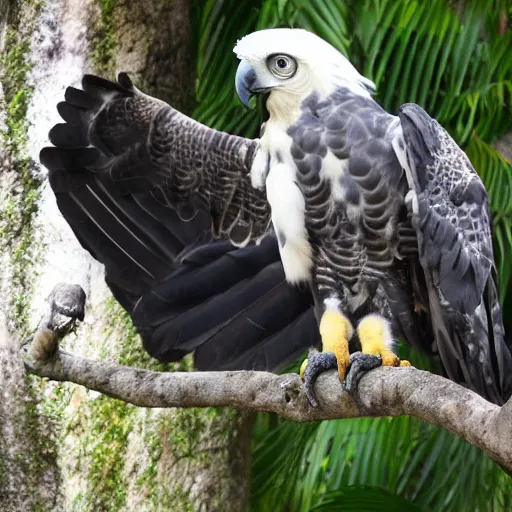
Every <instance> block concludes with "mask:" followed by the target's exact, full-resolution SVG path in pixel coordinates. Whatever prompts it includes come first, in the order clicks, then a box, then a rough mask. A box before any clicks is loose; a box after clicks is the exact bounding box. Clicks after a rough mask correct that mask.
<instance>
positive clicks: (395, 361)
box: [345, 314, 411, 393]
mask: <svg viewBox="0 0 512 512" xmlns="http://www.w3.org/2000/svg"><path fill="white" fill-rule="evenodd" d="M357 335H358V337H359V341H360V343H361V352H357V353H355V354H352V357H351V360H350V372H349V376H348V377H347V381H346V383H345V385H346V388H347V390H348V391H349V392H350V393H354V392H355V391H356V388H357V384H358V382H359V380H360V379H361V377H362V376H363V374H364V373H365V372H367V371H369V370H371V369H373V368H375V367H377V366H381V365H382V366H410V365H411V364H410V363H409V361H400V358H399V357H398V356H397V355H396V354H395V353H394V352H393V344H394V340H393V334H392V332H391V325H390V323H389V321H388V320H386V318H384V317H383V316H381V315H377V314H372V315H368V316H365V317H364V318H363V319H362V320H361V321H360V322H359V325H358V326H357Z"/></svg>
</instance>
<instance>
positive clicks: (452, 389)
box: [26, 352, 512, 471]
mask: <svg viewBox="0 0 512 512" xmlns="http://www.w3.org/2000/svg"><path fill="white" fill-rule="evenodd" d="M26 366H27V369H28V370H29V371H30V372H32V373H35V374H37V375H39V376H41V377H47V378H49V379H52V380H57V381H70V382H74V383H76V384H81V385H83V386H85V387H87V388H89V389H94V390H96V391H99V392H101V393H104V394H106V395H109V396H112V397H115V398H119V399H120V400H123V401H125V402H130V403H132V404H134V405H138V406H141V407H210V406H231V407H237V408H240V409H246V410H251V411H269V412H275V413H277V414H279V415H280V416H283V417H285V418H289V419H291V420H294V421H311V420H322V419H335V418H353V417H359V416H400V415H404V414H405V415H409V416H416V417H418V418H422V419H424V420H426V421H428V422H430V423H433V424H434V425H439V426H441V427H443V428H445V429H446V430H449V431H450V432H452V433H454V434H455V435H457V436H459V437H461V438H462V439H465V440H466V441H468V442H469V443H471V444H474V445H476V446H478V447H479V448H481V449H482V450H484V451H485V452H486V453H487V454H488V455H489V456H491V457H492V458H493V459H495V460H496V461H498V462H500V463H501V464H502V465H503V466H505V467H506V468H507V469H508V470H509V471H512V423H511V422H510V421H508V419H510V418H511V417H512V412H511V409H512V404H511V403H508V404H507V405H505V406H504V407H502V408H500V407H498V406H496V405H493V404H491V403H489V402H487V401H486V400H484V399H483V398H481V397H480V396H479V395H477V394H475V393H473V392H472V391H469V390H467V389H465V388H463V387H461V386H459V385H458V384H455V383H453V382H451V381H449V380H447V379H444V378H443V377H440V376H438V375H434V374H431V373H428V372H424V371H420V370H417V369H415V368H412V367H411V368H389V367H387V368H378V369H376V370H373V371H371V372H369V373H368V374H367V375H365V376H364V377H363V378H362V379H361V382H360V384H359V397H360V399H361V403H362V406H363V409H362V410H359V409H358V407H357V406H356V405H355V403H354V402H353V401H352V399H351V398H350V396H349V395H348V393H346V392H345V390H344V388H343V385H342V384H341V383H340V381H339V380H338V378H337V376H336V373H335V372H328V373H325V374H323V375H321V376H320V377H319V379H318V381H317V384H316V392H317V395H318V398H319V400H320V404H321V406H320V407H318V408H313V407H311V406H310V405H309V403H308V401H307V399H306V396H305V393H304V388H303V385H302V381H301V379H300V377H299V376H298V375H296V374H288V375H281V376H279V375H274V374H271V373H266V372H256V371H240V372H191V373H177V372H175V373H160V372H153V371H148V370H138V369H134V368H128V367H126V366H121V365H118V364H114V363H108V362H98V361H92V360H89V359H84V358H80V357H75V356H73V355H71V354H68V353H65V352H57V354H56V355H55V356H53V357H52V358H50V359H48V360H43V361H36V360H34V359H32V358H29V359H27V360H26Z"/></svg>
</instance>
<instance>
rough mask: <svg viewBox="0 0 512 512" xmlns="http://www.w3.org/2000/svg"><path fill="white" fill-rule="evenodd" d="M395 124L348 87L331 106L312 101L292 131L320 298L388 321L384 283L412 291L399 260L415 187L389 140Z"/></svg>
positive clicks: (327, 102)
mask: <svg viewBox="0 0 512 512" xmlns="http://www.w3.org/2000/svg"><path fill="white" fill-rule="evenodd" d="M394 119H396V118H394V117H393V116H391V115H389V114H388V113H387V112H385V111H384V110H382V109H381V108H380V107H379V106H378V105H377V104H376V103H375V102H374V101H373V100H372V99H370V98H366V97H361V96H359V95H357V94H354V93H352V92H351V91H349V90H347V89H341V88H340V89H338V90H337V91H336V92H335V93H333V94H332V95H331V96H329V97H328V98H327V99H325V100H319V99H318V96H316V95H312V96H310V97H309V98H307V99H306V100H305V101H304V103H303V105H302V113H301V116H300V118H299V119H298V121H297V122H296V123H295V124H294V125H293V126H292V127H290V128H289V130H288V134H289V135H290V136H291V137H292V141H293V143H292V147H291V154H292V156H293V158H294V162H295V165H296V167H297V178H298V183H299V186H300V188H301V191H302V193H303V195H304V198H305V200H306V216H305V218H306V227H307V230H308V235H309V239H310V242H311V244H312V246H313V248H314V250H315V263H316V265H315V270H314V281H315V285H316V286H317V287H318V291H319V294H320V296H321V297H322V298H324V297H327V296H329V295H332V294H336V295H338V296H339V298H340V300H341V301H342V306H343V307H344V308H345V309H347V310H348V311H349V312H351V313H355V312H356V311H357V310H358V309H359V310H360V312H361V314H365V313H366V312H367V311H368V310H378V311H380V312H381V313H382V314H384V315H385V316H387V317H388V318H392V316H393V314H392V310H391V309H392V308H391V307H390V306H389V303H388V300H387V295H388V293H387V292H388V290H387V289H386V288H387V287H386V286H385V285H384V284H383V281H384V280H387V281H388V282H389V281H390V280H391V281H393V280H394V281H396V283H397V284H400V285H402V286H403V287H405V288H407V281H406V279H405V275H404V264H403V263H401V262H400V261H399V260H397V255H398V252H399V238H398V231H399V230H398V225H399V222H403V221H404V219H405V221H406V216H407V214H406V210H405V202H404V198H405V194H406V192H407V183H406V181H405V178H404V173H403V170H402V168H401V166H400V164H399V162H398V160H397V158H396V155H395V153H394V150H393V147H392V144H391V139H390V138H388V137H387V128H388V127H389V126H390V125H391V123H392V122H393V121H394ZM409 302H410V301H409ZM362 306H365V307H362ZM406 306H408V304H406ZM411 321H412V318H411Z"/></svg>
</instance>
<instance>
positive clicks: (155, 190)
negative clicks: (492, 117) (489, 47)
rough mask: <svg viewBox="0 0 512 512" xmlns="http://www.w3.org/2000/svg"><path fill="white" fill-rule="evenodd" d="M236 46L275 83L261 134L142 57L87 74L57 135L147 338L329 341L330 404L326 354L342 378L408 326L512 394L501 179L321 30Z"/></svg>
mask: <svg viewBox="0 0 512 512" xmlns="http://www.w3.org/2000/svg"><path fill="white" fill-rule="evenodd" d="M234 52H235V54H236V56H237V58H238V59H239V60H240V62H239V65H238V69H237V72H236V76H235V89H236V92H237V94H238V97H239V98H240V101H241V102H242V103H243V104H244V105H245V106H247V107H250V99H251V97H252V96H254V95H264V96H265V97H266V110H267V112H268V119H267V120H266V122H265V123H264V125H262V130H261V134H260V137H259V139H248V138H243V137H239V136H235V135H230V134H227V133H223V132H219V131H216V130H213V129H211V128H208V127H207V126H204V125H202V124H200V123H199V122H196V121H195V120H193V119H191V118H190V117H187V116H185V115H184V114H182V113H181V112H179V111H177V110H176V109H174V108H172V107H171V106H170V105H168V104H166V103H164V102H163V101H160V100H158V99H156V98H153V97H151V96H148V95H146V94H144V93H143V92H142V91H140V90H139V89H137V88H136V87H135V86H134V85H133V83H132V81H131V79H130V78H129V76H128V75H127V74H126V73H119V74H118V75H117V80H116V81H110V80H107V79H104V78H101V77H98V76H94V75H85V76H84V77H83V79H82V84H81V85H82V88H81V89H78V88H74V87H68V88H67V90H66V93H65V100H64V101H63V102H61V103H59V104H58V105H57V109H58V112H59V114H60V116H61V117H62V119H63V121H64V122H63V123H60V124H57V125H55V126H54V127H53V128H52V129H51V130H50V133H49V139H50V141H51V143H52V146H48V147H45V148H43V149H42V150H41V153H40V160H41V162H42V164H43V165H44V166H46V167H47V169H48V171H49V183H50V185H51V187H52V189H53V191H54V193H55V196H56V200H57V204H58V207H59V209H60V211H61V213H62V214H63V216H64V218H65V219H66V220H67V222H68V223H69V225H70V226H71V228H72V229H73V231H74V233H75V235H76V237H77V238H78V240H79V241H80V243H81V244H82V246H83V247H84V248H85V249H87V250H88V251H89V252H90V253H91V255H92V256H93V257H94V258H96V259H97V260H98V261H100V262H101V263H103V264H104V265H105V279H106V282H107V284H108V285H109V287H110V288H111V290H112V292H113V294H114V296H115V298H116V299H117V300H118V301H119V302H120V304H121V305H122V306H123V307H124V308H125V309H126V310H127V311H128V312H129V313H130V315H131V317H132V320H133V322H134V325H135V326H136V327H137V329H138V330H139V332H140V333H141V336H142V342H143V345H144V348H145V349H146V351H147V352H148V353H149V354H150V355H152V356H153V357H155V358H157V359H159V360H160V361H176V360H179V359H181V358H182V357H183V356H184V355H185V354H187V353H190V352H194V361H195V366H196V368H197V369H199V370H233V369H256V370H272V371H277V370H279V369H282V368H284V367H285V366H286V365H287V364H289V363H290V362H292V361H294V360H295V359H296V358H298V357H299V356H300V354H303V353H304V352H305V351H306V350H307V349H308V348H309V347H317V348H320V349H321V350H320V351H318V350H314V351H311V352H310V355H309V357H308V358H307V359H306V360H305V361H304V363H303V365H302V368H301V374H302V375H303V377H304V378H305V381H306V394H307V396H308V399H309V400H310V403H311V404H312V405H318V401H317V398H316V395H315V393H314V381H315V379H316V377H317V375H318V373H319V372H322V371H325V370H327V369H330V368H336V369H337V371H338V375H339V378H340V379H341V380H342V381H343V380H345V379H346V378H347V371H348V370H350V373H352V370H351V369H350V368H351V365H352V361H354V360H357V358H358V357H361V358H363V359H364V358H365V357H370V356H371V357H373V358H375V357H376V358H377V360H378V363H379V364H382V365H385V366H397V367H398V366H407V365H408V364H409V363H408V362H407V361H401V360H400V359H399V358H398V356H397V355H396V353H395V346H396V342H397V340H398V339H399V338H402V339H404V340H405V341H406V342H407V343H409V344H410V345H412V346H415V347H418V348H421V349H423V350H426V351H427V352H434V353H436V354H437V355H438V357H439V359H440V362H441V364H442V367H443V371H444V373H445V375H446V376H447V377H448V378H450V379H452V380H454V381H455V382H458V383H460V384H462V385H464V386H467V387H469V388H470V389H472V390H474V391H476V392H477V393H479V394H480V395H482V396H483V397H485V398H486V399H488V400H490V401H492V402H494V403H498V404H502V403H504V402H505V401H506V400H507V399H508V397H509V396H510V394H511V390H512V372H511V371H510V370H511V368H512V358H511V354H510V351H509V348H508V346H507V344H506V343H505V341H504V329H503V321H502V314H501V309H500V304H499V300H498V291H497V284H496V270H495V264H494V257H493V249H492V239H491V229H490V214H489V206H488V196H487V192H486V189H485V187H484V185H483V183H482V181H481V180H480V178H479V176H478V174H477V173H476V171H475V169H474V168H473V166H472V165H471V163H470V161H469V159H468V158H467V157H466V155H465V154H464V152H463V151H462V149H460V148H459V147H458V145H457V144H456V143H455V141H454V140H453V139H452V137H451V136H450V135H449V133H448V132H447V131H446V130H445V129H444V128H443V127H442V126H441V125H440V124H439V123H438V122H437V121H436V120H435V119H433V118H431V117H430V116H429V115H428V114H427V112H425V111H424V110H423V109H422V108H421V107H420V106H419V105H415V104H412V103H409V104H405V105H402V106H401V107H400V108H399V109H398V112H397V115H393V114H390V113H388V112H387V111H385V110H384V109H383V108H382V107H381V106H380V105H379V104H378V103H377V102H376V101H375V99H374V96H375V92H376V87H375V84H374V83H373V82H372V81H371V80H369V79H367V78H365V77H364V76H362V75H361V74H360V73H359V72H358V71H357V69H356V68H355V67H354V66H353V65H352V64H351V63H350V61H349V60H348V59H347V58H346V57H345V56H344V55H342V53H340V52H339V51H338V50H337V49H336V48H334V47H333V46H332V45H330V44H329V43H328V42H326V41H324V40H323V39H321V38H320V37H318V36H317V35H315V34H314V33H311V32H308V31H306V30H303V29H287V28H279V29H265V30H261V31H257V32H253V33H251V34H249V35H247V36H245V37H243V38H242V39H241V40H239V41H238V42H237V44H236V46H235V48H234ZM354 352H355V354H354ZM351 354H352V356H351ZM351 357H352V359H351ZM353 366H356V365H353ZM347 381H348V379H347Z"/></svg>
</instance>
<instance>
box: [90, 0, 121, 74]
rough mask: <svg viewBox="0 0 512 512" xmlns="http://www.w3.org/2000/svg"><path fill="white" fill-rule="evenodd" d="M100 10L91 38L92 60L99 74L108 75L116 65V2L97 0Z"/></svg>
mask: <svg viewBox="0 0 512 512" xmlns="http://www.w3.org/2000/svg"><path fill="white" fill-rule="evenodd" d="M95 3H96V5H97V6H98V8H99V11H100V14H99V20H98V23H97V24H96V26H95V30H94V33H93V34H92V37H91V53H90V58H91V60H92V62H93V64H94V67H95V69H96V72H97V73H100V74H104V75H108V74H110V73H111V72H112V66H113V65H114V63H115V52H116V48H117V36H116V29H115V21H114V13H115V9H116V5H117V3H116V0H95Z"/></svg>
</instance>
